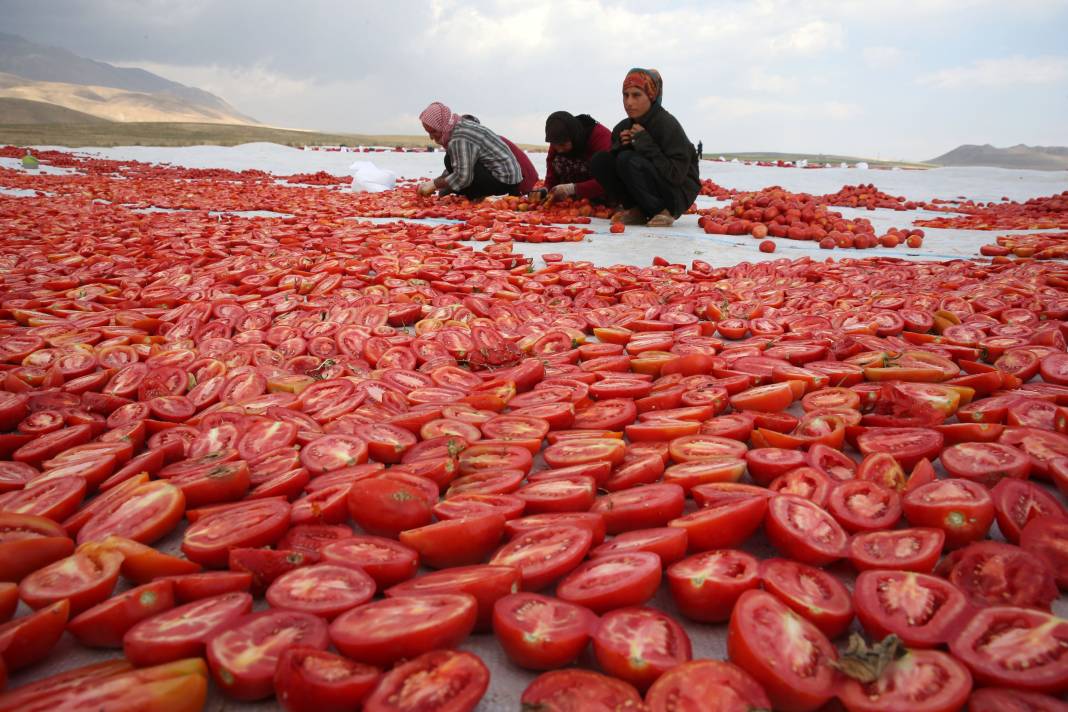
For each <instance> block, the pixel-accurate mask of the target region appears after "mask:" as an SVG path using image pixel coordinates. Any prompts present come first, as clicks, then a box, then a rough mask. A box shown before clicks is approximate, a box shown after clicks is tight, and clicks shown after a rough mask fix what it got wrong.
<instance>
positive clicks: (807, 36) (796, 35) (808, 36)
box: [768, 20, 845, 54]
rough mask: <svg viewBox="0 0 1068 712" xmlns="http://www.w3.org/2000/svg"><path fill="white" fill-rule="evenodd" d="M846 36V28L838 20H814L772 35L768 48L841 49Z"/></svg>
mask: <svg viewBox="0 0 1068 712" xmlns="http://www.w3.org/2000/svg"><path fill="white" fill-rule="evenodd" d="M844 37H845V30H844V29H843V28H842V26H841V25H840V24H838V23H837V22H827V21H826V20H812V21H810V22H806V23H804V24H803V25H801V26H799V27H797V28H795V29H792V30H788V31H786V32H784V33H783V34H780V35H779V36H777V37H772V38H771V39H770V40H769V41H768V48H769V49H771V50H772V51H775V52H784V53H795V54H820V53H822V52H826V51H827V50H835V49H841V48H842V44H843V39H844Z"/></svg>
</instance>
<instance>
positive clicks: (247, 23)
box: [0, 0, 1068, 159]
mask: <svg viewBox="0 0 1068 712" xmlns="http://www.w3.org/2000/svg"><path fill="white" fill-rule="evenodd" d="M890 5H891V4H890V3H887V4H886V5H885V6H884V5H883V4H881V3H871V2H863V3H860V2H857V0H843V1H842V2H833V1H832V0H804V1H792V0H754V1H752V2H741V1H737V0H731V1H725V2H708V1H704V0H679V1H676V2H671V3H663V4H650V3H648V2H645V1H642V2H639V1H638V0H626V1H625V2H610V1H609V0H553V1H551V2H544V3H540V4H539V3H532V2H530V1H529V0H479V1H477V2H459V1H457V0H423V1H417V0H397V1H394V2H368V1H363V2H361V1H359V0H357V1H356V2H352V0H349V1H347V2H346V1H342V0H302V1H299V2H293V1H292V0H290V1H289V2H283V1H282V0H183V2H179V3H175V2H171V1H168V0H141V1H134V0H45V1H43V2H42V0H0V17H3V18H4V19H3V25H4V28H3V29H4V31H7V32H13V33H16V34H21V35H23V36H25V37H27V38H28V39H31V40H33V41H36V42H41V43H44V44H53V45H57V46H61V47H64V48H66V49H69V50H71V51H73V52H75V53H77V54H80V55H82V56H86V57H91V58H93V59H98V60H102V61H107V62H111V63H114V64H119V65H123V66H142V67H145V68H146V69H149V70H150V71H154V72H156V73H158V74H161V75H163V76H165V77H167V78H169V79H173V80H175V81H180V82H182V83H185V84H190V85H193V86H198V87H201V88H204V89H207V90H209V91H212V92H214V93H216V94H218V95H220V96H222V97H223V98H224V99H226V100H227V101H229V102H231V103H232V104H234V105H235V106H236V107H237V108H238V109H239V110H241V111H243V112H245V113H247V114H249V115H252V116H255V117H257V118H258V119H260V120H262V121H265V122H268V123H272V124H275V125H281V126H295V127H301V128H318V129H326V130H346V131H373V132H382V133H385V132H388V133H417V132H418V131H419V125H418V122H417V121H416V118H415V117H416V116H417V114H418V113H419V111H420V110H421V109H422V108H423V106H425V105H426V104H427V103H428V102H429V101H432V100H441V101H445V102H446V103H449V104H450V105H452V106H453V108H455V109H457V110H459V111H464V112H470V113H474V114H477V115H478V116H480V117H481V118H482V119H483V120H484V121H486V122H487V123H488V124H489V125H491V126H493V127H494V128H496V129H497V130H499V131H501V132H502V133H505V134H507V135H510V137H512V138H514V139H516V140H520V141H528V142H539V141H540V140H541V138H542V134H541V131H542V125H543V122H544V116H546V115H547V114H548V113H550V112H551V111H554V110H557V109H567V110H570V111H574V112H580V111H584V112H589V113H591V114H593V115H594V116H596V117H597V118H598V119H600V120H601V121H602V122H603V123H606V124H608V125H609V126H611V125H612V124H613V123H614V122H615V121H617V120H618V119H619V118H621V116H622V111H621V107H620V100H619V86H620V82H621V80H622V77H623V73H624V72H625V71H626V69H627V68H628V67H630V66H634V65H639V66H655V67H657V68H658V69H660V70H661V72H662V73H663V75H664V78H665V105H666V106H667V107H668V108H669V109H670V110H672V111H673V112H674V113H675V114H676V115H677V116H678V117H679V118H680V120H681V121H682V122H683V125H684V126H685V127H686V129H687V131H688V133H689V134H690V137H691V139H693V140H694V141H695V142H696V141H697V140H698V139H702V140H703V141H704V144H705V147H706V149H709V150H761V149H763V150H797V151H811V152H818V151H824V152H828V153H830V152H838V153H853V154H859V155H869V156H873V155H875V154H880V155H881V156H882V157H884V158H886V157H892V158H897V157H900V158H912V159H920V158H928V157H930V156H933V155H936V154H938V153H941V152H943V151H945V150H948V149H949V148H952V147H953V145H955V143H960V142H963V141H964V140H965V137H964V136H963V135H958V133H959V132H960V131H964V130H968V131H970V132H972V133H975V132H976V131H977V130H978V129H979V128H981V129H982V130H983V131H984V132H985V134H984V135H983V136H978V137H977V136H969V137H967V138H969V139H975V138H981V139H982V140H981V141H979V142H987V141H989V142H992V143H1000V144H1007V143H1016V142H1021V141H1023V142H1029V143H1055V142H1057V139H1058V137H1060V139H1061V141H1060V142H1061V143H1068V136H1064V133H1063V132H1064V128H1063V127H1064V126H1068V116H1066V114H1068V112H1066V110H1065V109H1066V106H1065V104H1066V102H1065V101H1064V99H1063V97H1064V94H1065V91H1064V89H1065V85H1064V82H1061V83H1060V84H1059V85H1055V86H1053V87H1050V86H1048V85H1047V86H1043V87H1034V86H1032V87H1027V86H1004V87H996V91H998V92H1001V93H1000V94H998V95H997V96H994V95H992V94H991V92H992V91H994V89H991V88H990V87H989V86H986V87H982V86H981V87H977V88H975V91H969V88H968V87H962V88H961V89H960V90H957V91H956V92H955V94H954V96H952V97H948V96H945V95H944V94H941V93H939V92H937V91H933V90H932V89H931V88H930V87H928V86H924V85H919V84H917V82H916V77H918V76H924V75H930V74H934V73H936V72H938V71H940V70H943V69H945V68H947V67H952V66H961V65H969V64H971V63H973V62H980V61H982V60H984V59H989V58H990V57H989V56H988V55H984V54H982V51H983V46H982V45H983V38H982V37H979V36H977V39H976V40H975V42H974V46H959V47H955V50H956V51H958V53H959V55H958V56H955V57H954V58H953V61H952V62H947V61H946V60H945V54H944V53H945V52H946V50H945V49H944V47H943V45H944V42H943V40H944V37H943V35H941V34H938V33H934V34H932V33H930V32H927V33H926V34H923V35H918V34H917V27H916V25H915V18H916V17H921V16H922V17H923V19H924V26H925V27H933V26H934V24H932V23H937V22H939V21H947V18H948V19H949V20H952V21H954V22H956V23H957V25H958V26H959V27H960V28H961V30H960V31H961V33H962V34H963V33H965V32H966V31H967V28H968V27H973V28H978V27H980V26H983V27H996V28H998V30H997V31H1000V32H1005V33H1009V32H1011V31H1015V30H1017V29H1020V28H1019V27H1016V26H1014V25H1013V24H1012V23H1022V24H1023V25H1026V27H1031V26H1033V27H1034V28H1035V29H1036V33H1033V34H1031V35H1028V36H1029V42H1030V46H1028V47H1027V48H1022V49H1021V51H1022V52H1024V53H1026V54H1028V55H1033V56H1047V57H1053V60H1051V61H1057V59H1056V58H1057V57H1058V56H1063V55H1065V51H1064V49H1063V47H1059V46H1057V44H1056V42H1055V41H1049V42H1046V44H1044V45H1043V44H1042V43H1041V42H1040V41H1039V39H1041V34H1042V33H1041V32H1040V30H1043V29H1048V28H1050V27H1055V26H1057V25H1058V23H1059V24H1060V26H1061V27H1064V26H1065V24H1066V21H1068V11H1066V10H1065V6H1064V4H1063V2H1061V1H1060V0H1018V6H1016V7H1014V8H1012V9H1010V10H1006V9H1004V8H1002V7H1001V3H999V2H996V1H995V0H968V2H967V5H968V7H967V9H966V11H965V12H964V13H963V14H962V13H961V11H960V6H959V4H957V3H953V2H948V0H899V2H895V3H893V4H892V5H893V10H892V11H891V10H890V9H889V6H890ZM954 13H956V14H954ZM968 23H972V24H971V25H969V24H968ZM976 31H977V32H978V30H976ZM1052 34H1053V36H1057V35H1056V34H1055V33H1052ZM1036 37H1037V38H1039V39H1036ZM866 48H871V49H872V51H869V52H868V53H867V54H865V53H864V50H865V49H866ZM891 54H892V55H893V56H895V57H902V58H904V59H902V61H899V62H896V63H889V64H888V66H885V67H883V68H882V69H881V70H880V74H879V75H878V76H877V77H874V76H873V75H872V73H871V71H870V69H869V67H868V64H869V63H870V62H869V63H866V62H865V61H864V60H865V58H866V57H867V58H869V59H870V57H872V56H875V55H878V56H881V57H885V56H890V55H891ZM1003 54H1015V52H1013V53H1003ZM890 65H892V66H890ZM962 77H963V79H962V80H966V79H967V76H966V75H962ZM1050 89H1052V90H1053V92H1054V94H1056V95H1057V96H1060V97H1062V98H1061V100H1060V101H1059V103H1057V104H1055V105H1054V106H1053V107H1052V108H1053V111H1052V112H1049V113H1048V114H1046V115H1045V116H1040V117H1037V118H1036V117H1033V116H1032V117H1028V118H1027V120H1026V121H1024V119H1023V118H1022V117H1020V116H1019V113H1020V112H1019V111H1018V108H1014V107H1019V106H1022V105H1028V103H1029V102H1032V101H1033V100H1035V99H1036V97H1038V95H1039V92H1043V94H1042V97H1041V98H1042V102H1043V104H1044V105H1046V103H1047V102H1048V96H1049V94H1048V93H1047V92H1049V90H1050ZM1058 90H1059V92H1058ZM918 102H923V103H922V110H920V108H919V106H920V105H918ZM979 113H982V114H983V118H982V120H980V121H976V120H975V119H974V117H975V116H976V115H977V114H979ZM910 117H917V118H919V119H920V120H921V123H920V124H910V125H908V126H905V124H904V123H903V121H902V119H903V118H910ZM965 127H967V128H965ZM954 142H955V143H954Z"/></svg>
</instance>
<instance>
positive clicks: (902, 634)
mask: <svg viewBox="0 0 1068 712" xmlns="http://www.w3.org/2000/svg"><path fill="white" fill-rule="evenodd" d="M853 605H854V607H855V608H856V612H857V619H858V620H859V621H860V623H861V625H863V626H864V629H865V630H867V631H868V633H869V634H871V635H872V636H874V637H876V638H880V639H881V638H884V637H885V636H887V635H889V634H891V633H893V634H895V635H897V636H898V637H899V638H901V640H902V642H903V643H904V644H905V645H908V646H910V647H914V648H932V647H935V646H937V645H940V644H942V643H945V642H946V641H947V640H949V639H951V638H952V637H953V636H954V635H955V634H956V631H957V630H958V626H959V625H960V624H962V623H963V621H964V618H966V617H967V616H968V615H969V614H970V613H971V611H972V608H971V606H970V605H969V604H968V601H967V599H966V598H965V596H964V594H963V593H961V591H960V590H959V589H958V588H957V587H956V586H954V585H953V584H951V583H949V582H947V581H945V580H944V579H940V578H937V577H935V576H929V575H927V574H921V573H916V572H912V571H908V572H906V571H883V570H871V571H863V572H861V574H860V575H859V576H858V577H857V580H856V583H855V584H854V587H853Z"/></svg>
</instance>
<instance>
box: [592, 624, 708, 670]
mask: <svg viewBox="0 0 1068 712" xmlns="http://www.w3.org/2000/svg"><path fill="white" fill-rule="evenodd" d="M593 654H594V656H595V657H596V658H597V664H598V665H600V666H601V668H602V669H603V670H604V671H605V672H607V673H609V674H611V675H612V676H613V677H616V678H619V679H621V680H626V681H627V682H629V683H631V684H632V685H634V686H635V687H636V688H638V689H639V690H645V689H647V688H648V687H649V685H651V684H653V683H654V682H655V681H656V679H657V678H658V677H660V676H661V675H663V674H664V673H665V672H667V671H668V670H670V669H671V668H673V667H675V666H676V665H679V664H681V663H685V662H688V661H689V660H690V658H691V656H692V650H691V646H690V638H689V636H688V635H686V631H685V630H683V628H682V626H680V625H679V624H678V623H676V622H675V620H674V619H672V618H671V617H670V616H668V615H667V614H665V613H662V612H660V611H658V610H656V609H653V608H619V609H616V610H614V611H610V612H608V613H606V614H605V615H604V617H603V618H601V620H600V622H599V623H598V625H597V628H596V629H595V630H594V632H593Z"/></svg>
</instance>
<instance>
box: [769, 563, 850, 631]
mask: <svg viewBox="0 0 1068 712" xmlns="http://www.w3.org/2000/svg"><path fill="white" fill-rule="evenodd" d="M760 581H761V583H762V584H763V585H764V589H765V590H767V591H769V592H770V593H772V594H774V595H775V597H776V598H778V599H779V600H780V601H782V602H783V603H785V604H786V605H787V606H789V607H790V608H791V609H793V610H794V611H796V612H797V613H799V614H800V615H801V616H803V617H804V618H806V619H808V620H809V621H811V622H812V623H813V624H814V625H815V626H816V627H817V628H819V629H820V630H821V631H823V633H824V635H826V636H827V637H828V638H837V637H838V636H839V635H841V634H842V633H844V632H845V630H846V629H847V628H848V627H849V624H850V623H852V622H853V605H852V603H851V602H850V600H849V591H847V590H846V587H845V586H844V585H843V584H842V582H841V581H839V580H838V579H837V578H835V577H833V576H831V575H830V574H828V573H827V572H826V571H824V570H822V569H817V568H815V567H812V566H807V565H805V564H799V563H797V562H796V561H787V560H785V559H768V560H765V561H763V562H761V564H760Z"/></svg>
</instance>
